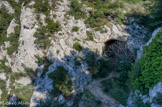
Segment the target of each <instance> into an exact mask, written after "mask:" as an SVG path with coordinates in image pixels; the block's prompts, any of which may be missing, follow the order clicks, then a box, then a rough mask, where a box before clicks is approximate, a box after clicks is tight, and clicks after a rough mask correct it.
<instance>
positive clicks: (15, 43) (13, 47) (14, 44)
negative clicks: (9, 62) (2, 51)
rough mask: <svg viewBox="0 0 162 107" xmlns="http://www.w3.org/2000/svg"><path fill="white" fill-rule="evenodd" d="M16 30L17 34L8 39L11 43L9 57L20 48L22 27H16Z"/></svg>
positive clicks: (8, 49)
mask: <svg viewBox="0 0 162 107" xmlns="http://www.w3.org/2000/svg"><path fill="white" fill-rule="evenodd" d="M14 30H15V32H14V33H12V34H10V37H9V38H8V39H7V40H8V41H10V46H9V47H8V48H7V53H8V55H12V54H13V53H14V52H17V51H18V47H19V36H20V26H17V27H15V29H14Z"/></svg>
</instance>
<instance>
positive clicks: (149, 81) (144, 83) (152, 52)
mask: <svg viewBox="0 0 162 107" xmlns="http://www.w3.org/2000/svg"><path fill="white" fill-rule="evenodd" d="M161 35H162V29H161V30H160V31H159V32H158V33H157V35H156V37H155V38H154V39H153V40H152V42H151V43H150V44H149V46H148V47H145V49H144V50H143V56H142V58H141V59H139V60H138V62H137V63H136V64H135V65H134V67H133V68H132V71H131V72H130V74H129V77H130V82H131V83H132V86H133V88H134V89H139V90H141V91H143V92H144V93H145V92H148V90H149V89H150V88H152V87H153V86H154V85H156V84H157V83H158V82H159V81H162V77H161V75H162V63H161V59H162V58H161V56H162V54H161V53H162V52H161V50H162V46H161V43H160V42H159V41H161V40H162V36H161Z"/></svg>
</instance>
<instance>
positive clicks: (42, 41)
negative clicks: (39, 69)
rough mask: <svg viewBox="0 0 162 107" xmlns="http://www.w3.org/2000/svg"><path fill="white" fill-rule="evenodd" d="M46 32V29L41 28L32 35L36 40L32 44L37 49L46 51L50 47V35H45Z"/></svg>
mask: <svg viewBox="0 0 162 107" xmlns="http://www.w3.org/2000/svg"><path fill="white" fill-rule="evenodd" d="M47 32H48V31H47V29H46V27H45V26H42V27H41V28H39V29H38V30H37V32H36V33H35V34H34V37H35V38H36V40H35V41H34V43H35V44H37V46H38V47H39V48H43V49H47V48H48V47H49V46H51V40H50V39H49V36H50V35H49V34H47Z"/></svg>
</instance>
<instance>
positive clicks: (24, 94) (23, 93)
mask: <svg viewBox="0 0 162 107" xmlns="http://www.w3.org/2000/svg"><path fill="white" fill-rule="evenodd" d="M33 91H34V87H33V86H32V85H27V86H23V85H21V84H15V86H11V93H14V94H15V95H16V96H17V97H18V98H20V99H21V100H22V101H23V102H28V101H30V98H31V97H32V95H33Z"/></svg>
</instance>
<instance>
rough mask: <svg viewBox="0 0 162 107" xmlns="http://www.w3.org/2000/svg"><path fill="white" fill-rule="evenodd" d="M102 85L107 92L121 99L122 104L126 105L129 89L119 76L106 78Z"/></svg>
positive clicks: (116, 98) (118, 99)
mask: <svg viewBox="0 0 162 107" xmlns="http://www.w3.org/2000/svg"><path fill="white" fill-rule="evenodd" d="M101 85H102V88H103V91H104V92H105V93H107V94H108V95H110V96H111V97H113V98H114V99H115V100H117V101H119V102H120V103H121V104H123V105H126V103H127V98H128V95H129V94H128V93H129V91H128V89H127V88H126V87H125V85H123V83H121V82H120V81H119V80H118V78H112V79H108V80H104V81H102V82H101Z"/></svg>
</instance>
